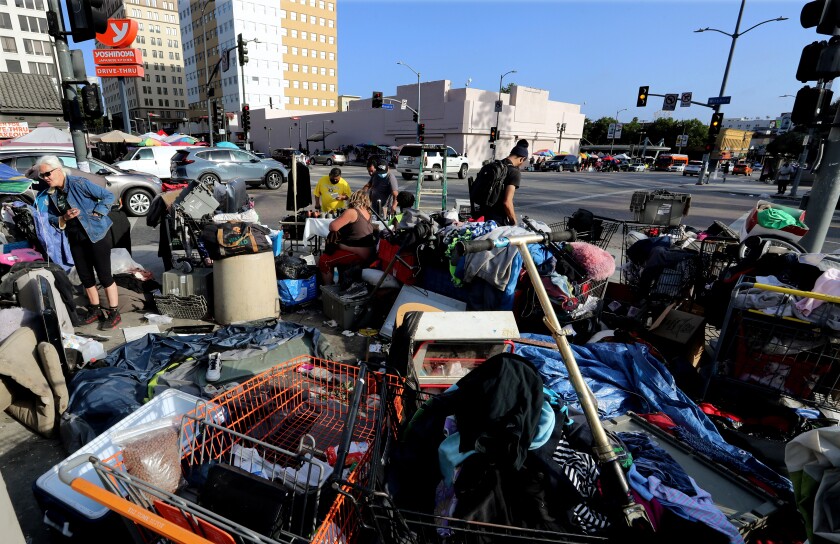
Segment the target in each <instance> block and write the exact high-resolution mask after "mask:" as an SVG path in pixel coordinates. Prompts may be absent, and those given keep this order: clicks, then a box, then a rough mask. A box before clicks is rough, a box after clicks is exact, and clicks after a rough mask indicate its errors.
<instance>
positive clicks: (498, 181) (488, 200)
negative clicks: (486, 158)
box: [470, 161, 507, 209]
mask: <svg viewBox="0 0 840 544" xmlns="http://www.w3.org/2000/svg"><path fill="white" fill-rule="evenodd" d="M506 177H507V165H506V164H505V163H503V162H502V161H493V162H489V163H487V164H485V165H484V166H482V167H481V170H479V171H478V174H476V176H475V180H474V181H473V182H472V185H470V200H472V202H473V204H475V205H476V206H480V207H481V208H484V209H487V208H492V207H493V206H495V205H496V202H498V201H499V197H500V196H501V195H502V191H504V189H505V178H506Z"/></svg>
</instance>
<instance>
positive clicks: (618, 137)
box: [614, 123, 624, 140]
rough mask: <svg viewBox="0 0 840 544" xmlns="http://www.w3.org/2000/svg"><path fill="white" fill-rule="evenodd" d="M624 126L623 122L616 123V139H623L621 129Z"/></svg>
mask: <svg viewBox="0 0 840 544" xmlns="http://www.w3.org/2000/svg"><path fill="white" fill-rule="evenodd" d="M623 127H624V125H623V124H621V123H616V124H615V133H614V138H615V139H616V140H620V139H621V129H622V128H623Z"/></svg>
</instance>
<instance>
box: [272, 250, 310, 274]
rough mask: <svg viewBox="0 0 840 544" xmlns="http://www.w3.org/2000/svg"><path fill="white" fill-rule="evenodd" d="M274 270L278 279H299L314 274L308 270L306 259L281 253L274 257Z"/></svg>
mask: <svg viewBox="0 0 840 544" xmlns="http://www.w3.org/2000/svg"><path fill="white" fill-rule="evenodd" d="M274 270H275V272H276V273H277V279H278V280H297V279H303V278H308V277H310V276H311V275H312V274H311V273H310V272H309V270H307V264H306V261H304V260H303V259H301V258H300V257H295V256H292V255H280V256H279V257H277V258H276V259H274Z"/></svg>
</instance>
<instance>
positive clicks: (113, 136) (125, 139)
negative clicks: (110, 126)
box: [99, 130, 141, 144]
mask: <svg viewBox="0 0 840 544" xmlns="http://www.w3.org/2000/svg"><path fill="white" fill-rule="evenodd" d="M99 141H100V142H102V143H105V144H119V143H127V144H136V143H138V142H140V141H141V140H140V137H138V136H134V135H133V134H126V133H125V132H123V131H121V130H112V131H111V132H106V133H105V134H100V135H99Z"/></svg>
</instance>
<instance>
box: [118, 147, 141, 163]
mask: <svg viewBox="0 0 840 544" xmlns="http://www.w3.org/2000/svg"><path fill="white" fill-rule="evenodd" d="M136 152H137V150H136V149H132V150H131V151H129V152H128V153H126V154H125V155H123V156H122V159H120V160H123V161H130V160H131V158H132V157H134V154H135V153H136Z"/></svg>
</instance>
